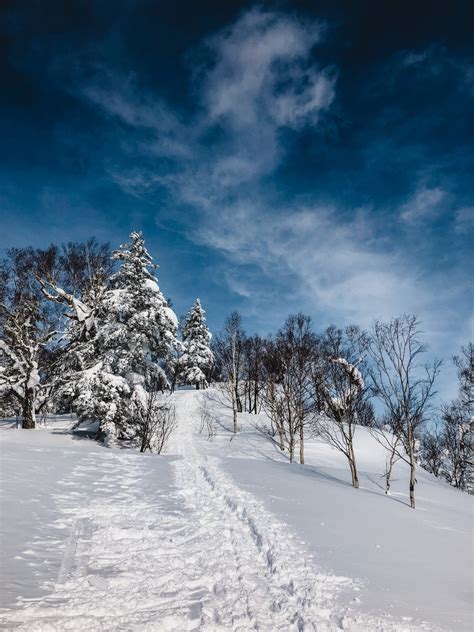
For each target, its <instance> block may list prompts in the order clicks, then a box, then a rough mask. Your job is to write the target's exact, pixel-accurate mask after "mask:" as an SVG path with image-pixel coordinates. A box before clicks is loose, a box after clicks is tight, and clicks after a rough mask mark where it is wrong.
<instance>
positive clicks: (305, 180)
mask: <svg viewBox="0 0 474 632" xmlns="http://www.w3.org/2000/svg"><path fill="white" fill-rule="evenodd" d="M118 4H119V5H120V7H119V8H117V5H118ZM448 4H452V5H454V6H448ZM2 6H3V7H4V8H3V10H2V11H3V13H2V20H1V24H2V26H1V37H0V46H1V49H2V50H1V54H0V60H1V61H0V64H1V70H2V73H1V75H2V78H3V79H2V81H3V84H4V85H3V90H2V91H1V93H2V94H1V96H0V107H1V117H0V137H1V139H2V144H3V150H2V152H1V158H0V161H1V162H0V213H1V218H2V231H1V236H0V247H1V248H6V247H9V246H12V245H13V246H26V245H34V246H46V245H48V244H49V243H50V242H60V241H68V240H81V239H86V238H88V237H89V236H91V235H95V236H96V237H97V238H98V239H99V240H104V241H110V243H111V244H113V245H115V244H118V243H121V242H123V241H126V238H127V234H128V233H129V232H130V231H131V230H135V229H141V230H143V231H144V233H145V237H146V239H147V242H148V244H149V249H150V251H151V252H152V254H153V255H154V256H155V257H156V259H157V261H158V262H159V264H160V266H161V267H160V270H159V274H158V276H159V280H160V285H161V286H162V289H163V291H164V293H165V294H166V295H167V296H170V297H171V298H172V300H173V303H174V305H175V308H176V311H177V312H178V314H181V313H183V312H184V311H185V310H187V309H188V307H189V306H190V305H191V304H192V302H193V300H194V298H195V296H197V295H199V296H200V297H201V300H202V301H203V304H204V306H205V308H206V309H207V312H208V317H209V323H210V325H211V327H212V328H213V329H218V328H219V327H220V326H221V324H222V322H223V320H224V318H225V316H226V315H227V314H228V313H229V312H230V311H231V310H232V309H234V308H237V309H239V310H240V311H241V312H242V314H243V316H244V323H245V326H246V328H247V330H248V331H249V332H252V331H259V332H261V333H267V332H269V331H272V330H274V329H275V328H277V327H278V326H279V325H280V324H282V322H283V321H284V319H285V318H286V316H287V315H288V314H289V313H292V312H295V311H299V310H303V311H305V312H307V313H309V314H310V315H311V316H312V317H313V320H314V322H315V326H316V328H318V329H322V328H324V327H326V326H327V325H329V324H330V323H332V322H335V323H336V324H340V325H343V324H347V323H350V322H355V323H359V324H360V325H362V326H364V327H365V326H370V324H371V322H372V319H373V318H374V317H381V318H389V317H390V316H393V315H398V314H400V313H402V312H412V313H417V314H418V315H419V316H420V318H421V319H422V321H423V326H424V330H425V332H426V340H427V342H429V344H430V346H431V353H432V354H436V355H437V356H438V357H443V358H446V359H447V364H449V357H450V356H451V355H452V353H454V352H457V350H458V348H459V346H460V345H461V344H465V343H466V342H467V341H468V339H469V338H470V337H471V338H472V325H473V320H472V287H471V285H470V274H471V270H470V268H471V267H472V228H473V215H474V198H473V188H474V187H473V178H472V174H473V172H474V157H473V139H474V118H473V117H472V111H473V100H474V66H473V63H472V61H473V45H472V33H470V30H469V25H470V24H471V25H472V24H473V23H474V9H473V5H472V3H468V2H457V3H436V2H434V3H433V2H424V1H419V2H415V3H413V2H411V3H409V2H404V1H399V2H391V1H389V2H384V3H376V2H350V1H346V2H337V1H333V2H329V1H321V2H318V1H317V0H315V1H313V2H301V1H299V2H278V3H260V4H254V3H245V2H231V1H228V2H225V3H222V2H219V3H215V2H206V1H204V2H202V3H199V10H198V3H195V2H183V1H179V0H178V1H176V2H173V3H162V2H157V1H156V0H154V1H147V0H135V1H133V2H132V1H128V2H126V1H124V2H121V3H115V2H106V1H100V2H99V1H98V2H93V1H89V2H75V1H73V2H70V3H69V2H68V3H64V2H61V3H60V2H55V1H53V2H49V3H48V10H45V5H44V4H42V3H24V2H17V3H15V2H10V3H8V2H7V3H4V4H3V5H2ZM453 377H454V374H453V372H452V371H451V370H448V367H445V371H444V374H443V378H442V381H441V382H440V393H441V395H442V396H446V397H449V396H451V395H453V394H454V393H453V391H452V389H453V387H454V380H453Z"/></svg>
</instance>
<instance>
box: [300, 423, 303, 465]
mask: <svg viewBox="0 0 474 632" xmlns="http://www.w3.org/2000/svg"><path fill="white" fill-rule="evenodd" d="M300 463H301V465H304V426H303V423H300Z"/></svg>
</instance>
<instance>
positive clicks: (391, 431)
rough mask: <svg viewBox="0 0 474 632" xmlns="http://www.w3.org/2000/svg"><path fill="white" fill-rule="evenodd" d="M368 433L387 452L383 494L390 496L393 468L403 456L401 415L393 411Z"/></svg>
mask: <svg viewBox="0 0 474 632" xmlns="http://www.w3.org/2000/svg"><path fill="white" fill-rule="evenodd" d="M370 433H371V434H372V436H373V437H374V438H375V439H376V440H377V441H378V443H380V445H382V446H383V447H384V448H385V449H386V450H387V458H386V467H385V473H384V478H385V493H386V494H387V495H388V494H390V483H391V480H392V472H393V466H394V465H395V463H397V461H399V460H400V459H402V458H404V456H405V453H404V448H403V433H402V423H401V415H400V414H399V413H398V412H397V413H394V412H393V411H392V413H391V415H389V414H386V416H385V417H384V418H382V419H381V421H380V422H379V423H378V424H376V425H374V426H372V427H371V428H370Z"/></svg>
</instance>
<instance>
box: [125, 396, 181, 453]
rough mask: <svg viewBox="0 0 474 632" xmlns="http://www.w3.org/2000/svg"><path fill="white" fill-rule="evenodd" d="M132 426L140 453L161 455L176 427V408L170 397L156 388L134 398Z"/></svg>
mask: <svg viewBox="0 0 474 632" xmlns="http://www.w3.org/2000/svg"><path fill="white" fill-rule="evenodd" d="M131 415H132V424H133V426H134V427H135V430H136V436H137V439H138V440H139V443H140V452H146V451H147V450H149V451H150V452H155V453H156V454H160V453H161V452H162V450H163V449H164V447H165V446H166V443H167V441H168V439H169V437H170V435H171V433H172V432H173V430H174V429H175V427H176V414H175V407H174V405H173V403H172V402H171V400H170V398H169V397H168V396H163V395H162V394H161V393H160V392H159V391H158V390H157V389H156V388H152V390H149V391H144V392H143V394H142V397H140V398H138V397H136V398H134V400H133V402H132V408H131Z"/></svg>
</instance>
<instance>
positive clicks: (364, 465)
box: [0, 389, 472, 632]
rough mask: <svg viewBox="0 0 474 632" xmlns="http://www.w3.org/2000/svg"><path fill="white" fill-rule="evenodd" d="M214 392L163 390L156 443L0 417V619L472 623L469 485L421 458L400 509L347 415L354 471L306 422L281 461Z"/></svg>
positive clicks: (222, 626)
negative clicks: (428, 468)
mask: <svg viewBox="0 0 474 632" xmlns="http://www.w3.org/2000/svg"><path fill="white" fill-rule="evenodd" d="M207 393H210V395H211V399H210V400H209V406H210V409H211V414H212V415H213V417H214V419H215V425H216V431H217V432H216V436H214V437H213V438H212V439H210V440H208V439H207V435H205V434H203V435H200V434H199V433H198V429H199V426H200V419H199V416H200V411H199V406H200V402H201V398H202V397H203V396H206V395H205V394H207ZM212 395H213V392H212V390H211V389H209V391H204V392H199V391H193V390H183V391H179V392H177V393H176V394H175V395H174V401H175V404H176V409H177V419H178V422H179V423H178V429H177V431H176V432H175V434H174V435H172V437H171V440H170V444H169V448H168V451H167V454H166V455H161V456H156V455H151V454H148V455H141V454H138V453H136V452H134V451H132V450H128V449H118V448H107V447H104V446H102V445H99V444H97V443H95V442H93V441H91V440H89V439H87V438H85V436H84V434H82V435H81V434H77V433H75V434H73V433H72V432H71V431H70V427H71V426H72V424H73V422H74V420H73V419H70V418H68V417H56V418H54V419H50V420H49V422H48V427H46V428H38V429H37V430H29V431H24V430H16V429H14V428H13V427H9V425H8V424H5V425H4V427H3V428H1V429H0V441H1V443H0V450H1V457H2V458H1V463H2V465H1V470H0V474H1V481H0V491H1V499H2V500H1V516H2V520H1V521H0V537H1V542H2V557H3V565H2V580H3V581H2V587H1V589H0V590H1V605H2V606H3V607H4V610H3V612H0V627H2V625H3V626H5V627H9V628H11V627H15V629H20V630H29V631H34V630H41V631H44V630H51V631H54V630H58V631H59V630H66V629H70V630H87V631H90V630H118V629H126V630H160V631H161V630H163V631H167V630H173V631H176V630H179V631H184V630H210V631H214V630H215V631H217V630H250V629H259V630H268V631H272V632H273V631H274V630H285V631H286V630H316V629H317V630H318V632H321V631H322V632H324V631H328V630H340V629H345V630H353V631H355V630H357V631H359V632H362V631H364V632H367V631H371V630H380V631H383V630H387V631H388V630H397V631H398V632H401V631H402V630H403V631H409V630H438V629H439V630H459V631H464V630H469V629H471V623H472V621H471V615H472V610H471V605H470V604H471V603H472V600H471V598H470V595H469V589H470V587H471V569H472V557H471V555H472V554H471V553H470V552H471V528H472V522H471V511H472V497H470V496H468V495H467V494H463V493H460V492H456V491H455V490H452V489H450V488H449V487H448V486H446V485H443V484H442V483H440V482H439V481H437V480H436V479H434V478H433V477H432V476H430V475H428V474H426V473H424V472H423V471H420V472H419V475H418V485H417V502H418V507H419V508H418V509H416V510H411V509H410V508H409V507H408V506H407V502H408V498H407V493H406V491H407V490H406V487H407V485H406V479H407V474H406V466H405V465H404V464H403V463H399V464H397V465H396V467H395V472H394V480H393V485H392V490H393V495H392V496H389V497H387V496H385V494H384V493H383V490H382V487H383V481H382V479H381V478H380V475H381V474H382V473H383V471H384V465H385V455H384V453H383V450H382V447H381V446H380V445H379V444H377V442H376V441H375V440H374V439H373V438H372V437H371V436H370V434H369V433H368V432H367V431H366V430H365V429H362V428H360V429H358V432H357V434H356V438H355V443H356V452H357V458H358V461H359V470H360V472H361V476H360V478H361V488H360V489H359V490H355V489H352V488H351V487H350V477H349V473H348V472H347V471H346V470H347V465H346V463H345V460H344V457H343V455H341V454H340V453H339V452H337V451H336V450H333V449H331V448H330V447H329V446H327V445H326V444H324V443H322V442H319V441H316V440H310V439H308V441H307V456H306V460H307V465H305V466H299V465H296V464H289V463H288V460H287V458H286V457H285V456H284V455H283V454H281V453H280V451H279V450H278V448H277V447H276V446H275V445H274V444H273V443H271V442H270V441H269V440H268V439H267V438H265V437H264V436H263V435H262V434H261V433H259V432H258V431H257V430H256V429H255V427H254V425H255V423H256V418H255V416H254V415H249V414H241V415H239V425H240V429H239V433H238V434H237V435H236V436H234V435H233V434H232V433H231V432H230V431H229V430H230V428H231V425H232V420H231V415H230V413H229V411H227V410H225V409H224V408H222V407H221V406H220V405H219V404H218V403H217V402H216V398H215V397H212ZM260 421H261V420H260ZM10 426H11V425H10ZM20 595H22V598H20V599H18V597H20ZM16 626H18V628H17V627H16Z"/></svg>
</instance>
